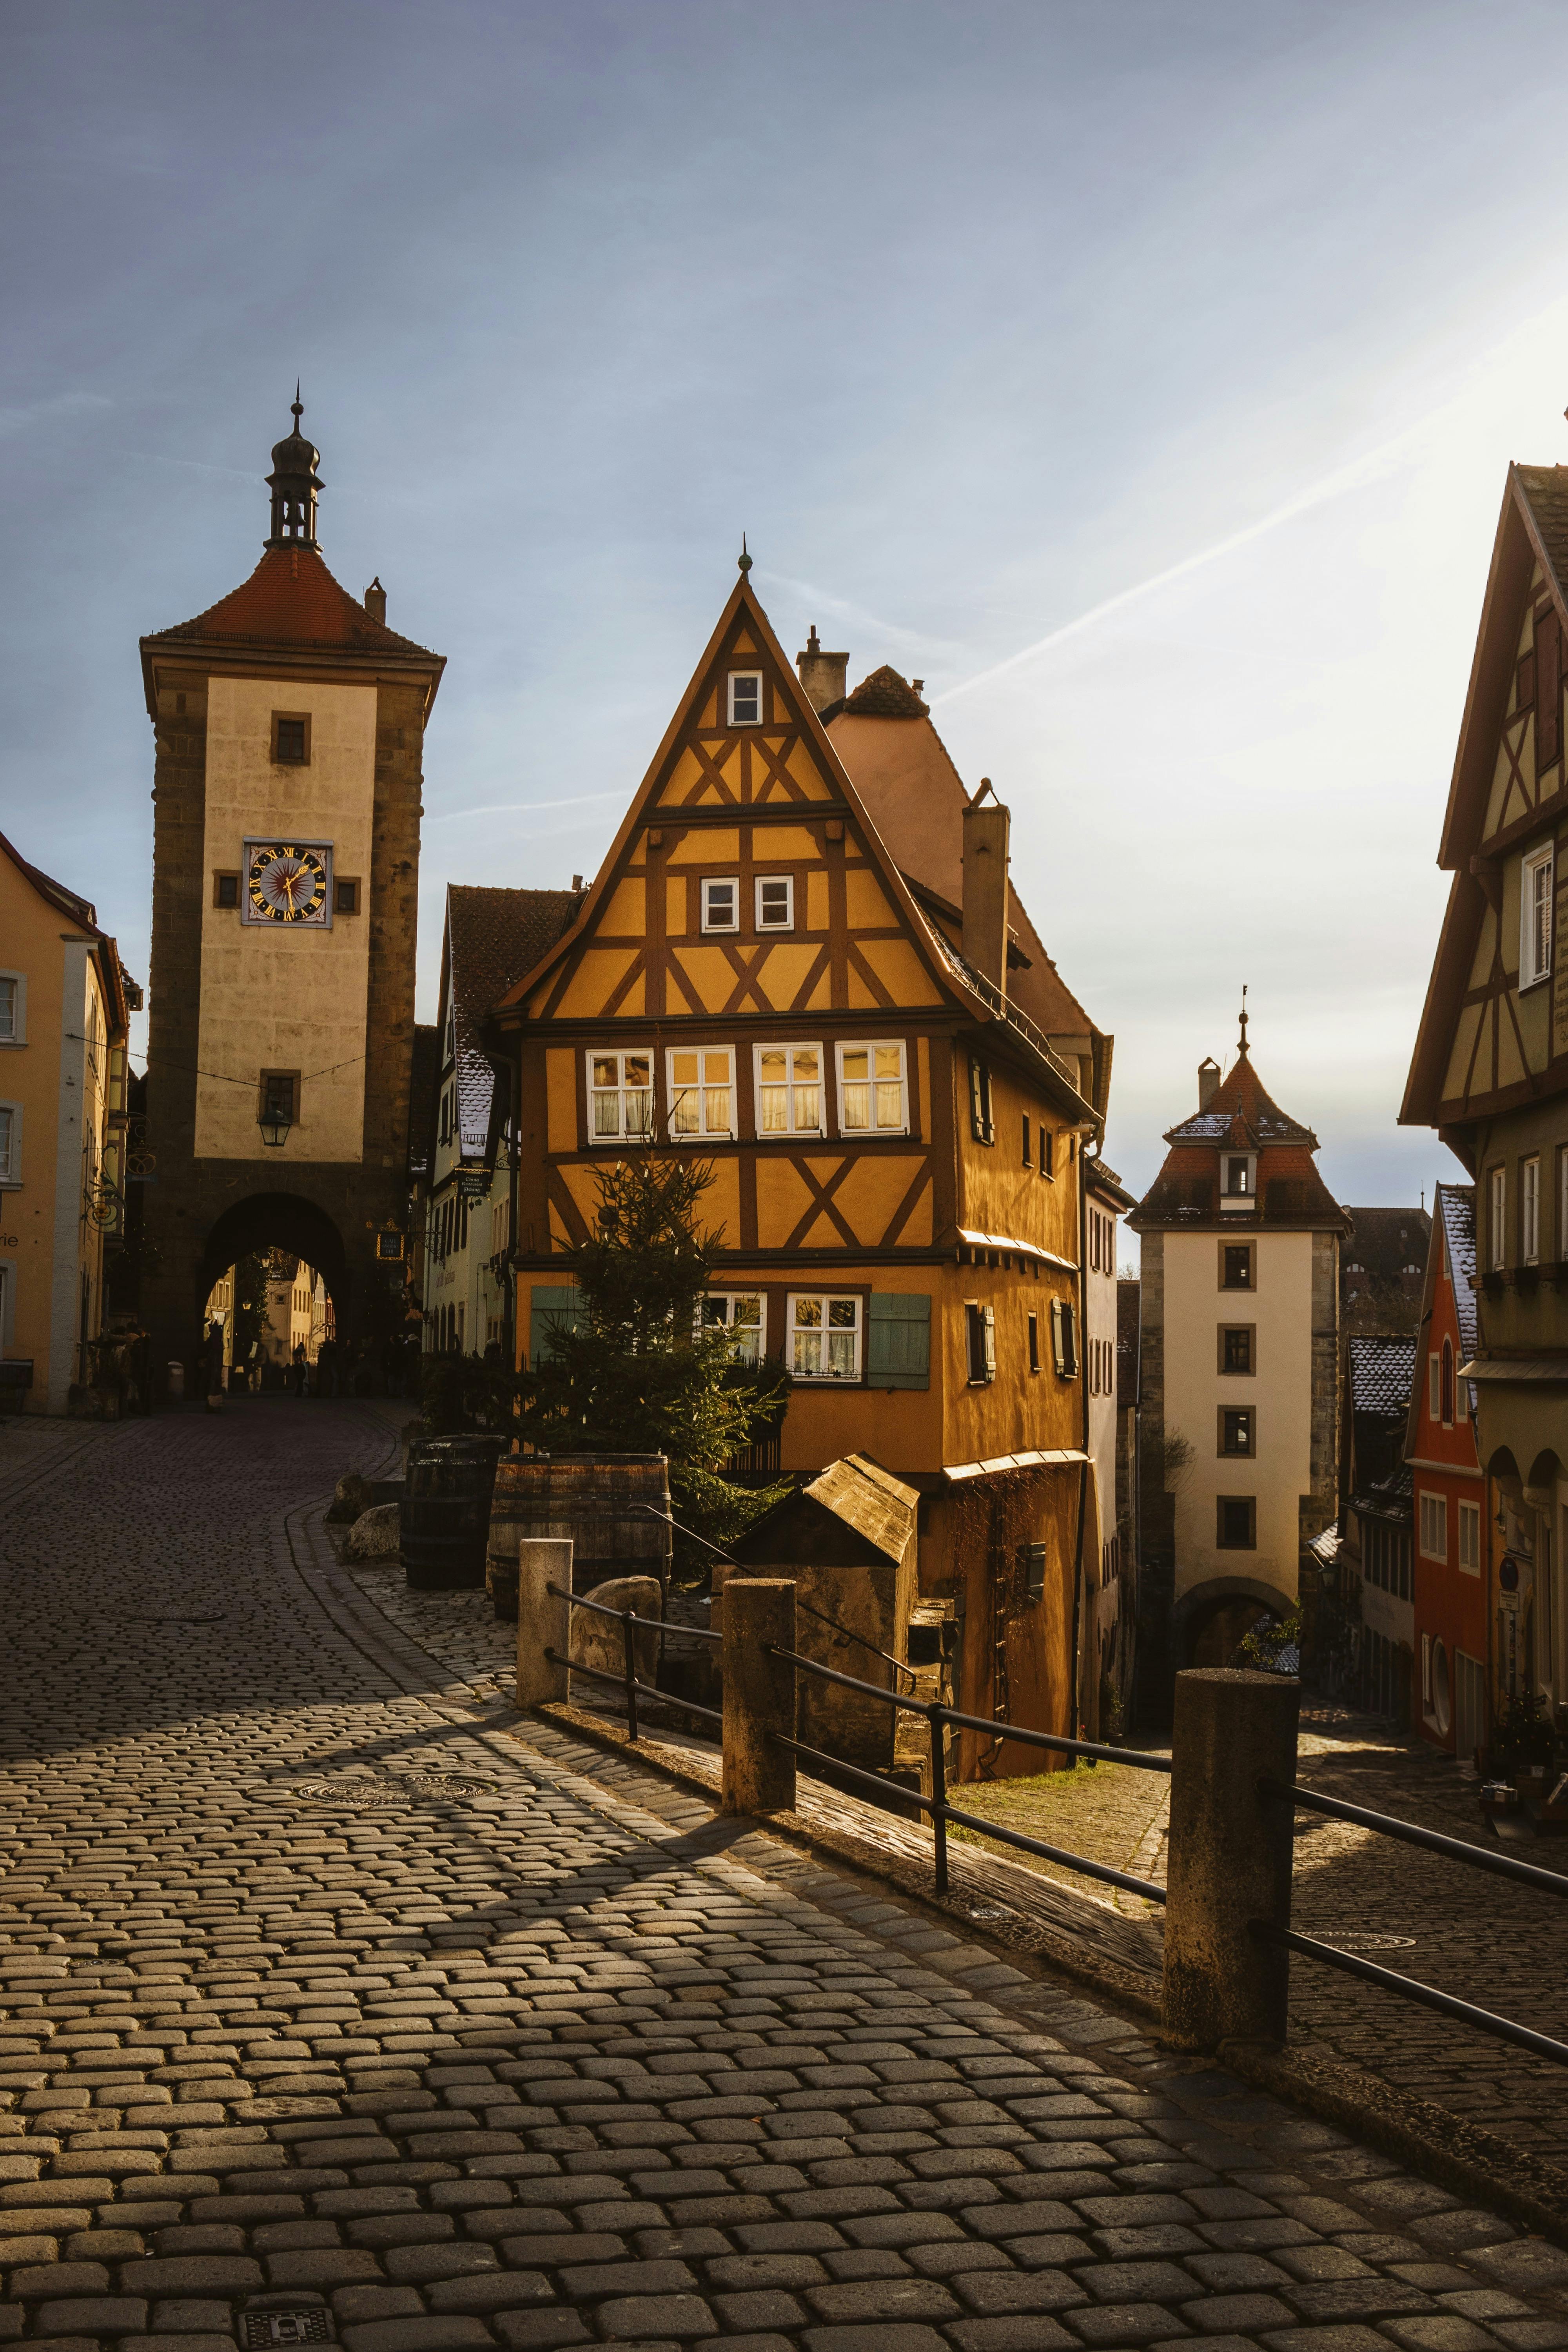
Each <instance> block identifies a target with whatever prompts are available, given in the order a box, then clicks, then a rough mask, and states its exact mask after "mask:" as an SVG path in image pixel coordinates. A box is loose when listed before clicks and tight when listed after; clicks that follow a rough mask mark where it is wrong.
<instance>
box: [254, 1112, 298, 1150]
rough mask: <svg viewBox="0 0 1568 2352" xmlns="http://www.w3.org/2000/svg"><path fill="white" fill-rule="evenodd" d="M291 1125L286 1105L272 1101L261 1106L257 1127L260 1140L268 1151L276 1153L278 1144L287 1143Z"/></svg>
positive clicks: (291, 1121)
mask: <svg viewBox="0 0 1568 2352" xmlns="http://www.w3.org/2000/svg"><path fill="white" fill-rule="evenodd" d="M293 1124H294V1122H293V1120H292V1118H290V1117H289V1106H288V1104H287V1103H280V1102H276V1101H274V1102H268V1103H265V1104H263V1106H262V1108H261V1112H260V1115H259V1118H258V1126H259V1127H260V1129H261V1140H262V1142H263V1143H265V1144H266V1145H267V1146H268V1149H269V1150H273V1151H276V1150H278V1148H279V1144H283V1143H287V1142H288V1140H289V1129H290V1128H291V1127H292V1126H293Z"/></svg>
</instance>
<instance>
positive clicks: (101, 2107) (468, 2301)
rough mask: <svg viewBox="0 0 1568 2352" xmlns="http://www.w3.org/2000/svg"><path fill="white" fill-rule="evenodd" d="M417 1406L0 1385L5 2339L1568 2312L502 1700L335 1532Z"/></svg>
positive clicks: (1217, 2333) (942, 1938) (1215, 2326)
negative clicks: (146, 1416) (110, 1396)
mask: <svg viewBox="0 0 1568 2352" xmlns="http://www.w3.org/2000/svg"><path fill="white" fill-rule="evenodd" d="M405 1412H406V1408H405V1407H402V1406H398V1405H391V1404H389V1405H385V1406H380V1405H375V1404H369V1403H364V1404H356V1403H342V1404H321V1403H313V1402H312V1403H307V1404H303V1405H296V1404H295V1403H294V1402H293V1401H291V1400H287V1399H279V1400H270V1399H268V1400H255V1401H249V1402H244V1403H240V1404H238V1405H237V1406H231V1408H230V1409H229V1410H228V1411H227V1412H225V1413H224V1414H223V1415H222V1416H212V1417H207V1416H205V1415H203V1414H201V1413H198V1412H184V1413H175V1414H169V1415H165V1416H163V1417H161V1418H159V1419H157V1420H155V1421H151V1422H135V1423H126V1424H122V1425H120V1426H118V1427H110V1428H86V1427H83V1428H79V1427H77V1426H75V1425H71V1424H60V1423H49V1424H40V1423H27V1424H24V1425H21V1426H18V1425H16V1424H15V1423H12V1424H9V1425H5V1426H4V1427H3V1432H0V1560H3V1565H4V1588H5V1589H4V1601H5V1627H6V1632H7V1635H8V1643H7V1651H8V1656H7V1664H8V1667H9V1675H8V1688H7V1692H6V1699H5V1713H4V1717H3V1743H4V1756H3V1772H4V1798H5V1822H6V1828H5V1849H6V1852H5V1862H6V1874H5V1881H4V1885H3V1886H0V1927H3V1928H4V1932H5V1945H4V1958H3V1961H0V1979H3V1982H4V1987H5V2016H4V2021H3V2025H4V2030H3V2037H0V2101H3V2105H0V2116H3V2119H4V2126H5V2137H4V2140H3V2144H0V2232H3V2234H0V2266H3V2268H4V2274H5V2300H4V2303H3V2305H0V2340H5V2339H6V2338H15V2339H23V2340H26V2341H28V2342H30V2343H35V2344H37V2343H47V2344H50V2345H52V2346H54V2347H56V2352H67V2347H70V2352H88V2348H89V2347H93V2346H96V2345H100V2344H105V2345H116V2346H117V2345H119V2344H121V2342H132V2343H136V2344H142V2345H145V2346H155V2347H163V2352H175V2347H179V2352H216V2347H232V2346H234V2345H235V2344H236V2343H238V2344H242V2345H243V2344H247V2343H249V2342H251V2341H256V2342H267V2341H268V2340H269V2336H268V2333H267V2332H258V2333H256V2334H254V2335H253V2334H252V2326H253V2323H254V2322H255V2321H256V2319H257V2318H258V2315H259V2314H260V2313H262V2312H264V2311H265V2309H266V2308H267V2307H268V2306H270V2307H271V2309H272V2310H273V2311H274V2312H275V2313H276V2312H279V2311H281V2310H283V2309H285V2308H287V2309H289V2310H292V2311H299V2310H300V2309H301V2308H302V2307H304V2308H309V2309H310V2310H312V2311H314V2312H315V2313H316V2314H317V2315H319V2317H318V2320H317V2322H316V2323H315V2333H314V2335H313V2336H309V2337H301V2336H299V2335H298V2334H297V2333H296V2334H293V2335H291V2336H285V2337H284V2338H283V2339H282V2340H328V2331H331V2336H334V2337H335V2339H336V2340H339V2341H341V2342H342V2343H343V2344H345V2345H347V2346H348V2347H351V2352H441V2347H468V2346H475V2347H479V2346H487V2345H492V2344H495V2345H500V2346H503V2347H532V2346H541V2347H553V2346H574V2345H578V2344H585V2343H592V2342H612V2343H617V2344H621V2345H634V2344H635V2345H640V2346H643V2347H655V2346H658V2347H670V2352H675V2347H684V2346H687V2345H689V2344H690V2343H692V2342H693V2341H700V2340H702V2339H705V2338H710V2337H715V2336H719V2337H722V2339H723V2340H724V2342H725V2343H726V2344H727V2345H728V2346H730V2347H731V2352H735V2348H736V2347H739V2352H784V2347H791V2346H793V2347H805V2352H942V2347H958V2352H1015V2347H1016V2352H1051V2347H1068V2352H1070V2347H1134V2346H1142V2345H1145V2344H1162V2343H1174V2342H1178V2341H1179V2342H1182V2343H1184V2344H1186V2345H1188V2346H1190V2347H1194V2352H1204V2347H1206V2348H1207V2352H1220V2347H1226V2352H1237V2347H1245V2346H1249V2345H1262V2346H1265V2347H1269V2352H1386V2347H1390V2346H1398V2347H1431V2352H1470V2348H1471V2347H1475V2352H1484V2347H1493V2346H1496V2347H1503V2346H1509V2347H1516V2352H1535V2348H1536V2347H1539V2348H1540V2352H1550V2347H1568V2320H1565V2318H1564V2311H1565V2309H1568V2304H1565V2302H1564V2290H1565V2289H1568V2253H1563V2252H1560V2251H1559V2250H1558V2249H1557V2248H1555V2247H1554V2246H1552V2245H1549V2244H1547V2243H1545V2242H1542V2240H1540V2239H1537V2238H1531V2237H1527V2236H1525V2235H1523V2234H1521V2233H1520V2232H1519V2231H1516V2230H1515V2229H1513V2228H1512V2227H1511V2226H1510V2224H1509V2223H1507V2222H1506V2221H1500V2220H1499V2219H1498V2218H1496V2217H1495V2216H1494V2215H1491V2214H1489V2213H1487V2212H1484V2211H1480V2210H1474V2209H1472V2208H1470V2207H1468V2206H1466V2205H1464V2204H1463V2203H1462V2202H1461V2200H1459V2199H1458V2198H1457V2197H1455V2196H1453V2195H1451V2194H1449V2193H1447V2192H1446V2191H1445V2190H1443V2189H1438V2188H1436V2187H1433V2186H1431V2185H1429V2184H1428V2183H1426V2182H1425V2181H1423V2180H1420V2179H1416V2178H1415V2177H1413V2176H1412V2175H1411V2174H1409V2173H1408V2172H1405V2171H1404V2170H1402V2169H1401V2168H1399V2167H1398V2166H1397V2165H1396V2164H1394V2162H1393V2161H1392V2160H1391V2159H1389V2158H1385V2157H1384V2156H1381V2155H1379V2154H1376V2153H1374V2152H1373V2151H1372V2150H1370V2149H1368V2148H1365V2147H1360V2146H1358V2145H1356V2144H1354V2143H1353V2142H1352V2140H1350V2139H1349V2138H1347V2137H1346V2136H1345V2135H1344V2134H1342V2133H1340V2132H1337V2131H1335V2130H1333V2129H1331V2127H1330V2126H1326V2125H1323V2124H1321V2123H1318V2122H1315V2121H1310V2120H1308V2119H1306V2118H1304V2117H1302V2116H1298V2115H1296V2114H1294V2113H1293V2112H1292V2111H1291V2110H1290V2109H1289V2108H1288V2107H1286V2106H1285V2105H1281V2104H1280V2103H1279V2102H1278V2101H1275V2100H1273V2099H1270V2098H1268V2097H1266V2096H1264V2095H1260V2094H1258V2093H1257V2092H1255V2091H1252V2090H1249V2089H1247V2088H1244V2086H1243V2085H1241V2084H1239V2083H1238V2082H1237V2081H1236V2080H1235V2079H1234V2078H1233V2077H1231V2076H1229V2075H1227V2074H1226V2073H1224V2072H1223V2071H1222V2070H1219V2069H1217V2068H1213V2067H1205V2066H1204V2065H1201V2064H1198V2063H1188V2062H1184V2061H1181V2060H1176V2059H1173V2058H1171V2057H1169V2056H1167V2055H1165V2054H1164V2053H1161V2052H1160V2051H1159V2049H1158V2048H1157V2046H1156V2045H1155V2043H1154V2042H1153V2040H1152V2037H1151V2036H1150V2035H1149V2034H1148V2033H1147V2032H1144V2031H1143V2030H1142V2029H1140V2028H1137V2027H1135V2026H1133V2025H1131V2024H1130V2023H1129V2022H1128V2021H1126V2020H1125V2019H1124V2018H1121V2017H1119V2016H1117V2015H1115V2014H1113V2013H1111V2012H1110V2011H1109V2010H1106V2009H1103V2008H1101V2007H1100V2006H1099V2005H1097V2004H1096V2003H1095V2002H1093V2001H1091V2000H1086V1999H1085V1998H1083V1997H1082V1996H1081V1994H1079V1992H1078V1991H1076V1990H1074V1989H1073V1988H1072V1987H1071V1986H1069V1985H1068V1984H1066V1983H1065V1982H1064V1981H1059V1980H1058V1981H1053V1980H1051V1979H1049V1978H1048V1977H1046V1978H1042V1977H1040V1976H1037V1975H1034V1976H1032V1975H1027V1974H1026V1973H1024V1972H1023V1971H1022V1970H1019V1969H1013V1968H1010V1967H1008V1966H1005V1964H1003V1963H1002V1962H1000V1961H998V1960H997V1958H995V1956H994V1953H993V1952H991V1951H990V1950H988V1949H984V1948H980V1947H979V1946H976V1945H973V1944H970V1943H967V1942H965V1941H963V1939H962V1938H961V1937H959V1936H957V1935H954V1934H951V1933H948V1932H946V1931H944V1930H943V1928H942V1927H941V1926H940V1925H938V1924H936V1923H935V1922H934V1921H933V1920H932V1919H931V1917H930V1916H928V1915H926V1914H923V1913H921V1912H918V1911H916V1910H914V1909H913V1908H910V1907H909V1906H905V1905H903V1904H901V1903H900V1902H899V1901H896V1900H894V1899H892V1898H890V1897H889V1895H887V1894H886V1892H885V1890H882V1889H880V1888H879V1887H877V1886H876V1885H872V1884H871V1883H870V1882H869V1881H868V1880H865V1879H862V1878H857V1877H855V1876H854V1875H853V1874H849V1873H848V1872H847V1871H842V1870H838V1869H836V1868H832V1867H829V1866H828V1865H826V1864H824V1863H822V1862H821V1861H819V1860H816V1859H815V1858H812V1857H809V1856H804V1855H803V1854H802V1853H799V1852H797V1851H794V1850H792V1849H790V1848H788V1847H786V1846H785V1845H784V1844H783V1843H780V1842H779V1841H777V1840H776V1839H774V1838H773V1837H771V1836H769V1835H767V1834H765V1833H763V1832H758V1831H754V1830H752V1829H749V1828H748V1827H747V1825H746V1824H744V1823H735V1822H726V1821H724V1820H722V1819H719V1818H716V1817H714V1816H713V1815H712V1813H711V1812H710V1810H709V1808H708V1807H707V1806H706V1804H705V1803H703V1802H702V1801H700V1800H699V1799H697V1798H695V1797H693V1796H692V1795H691V1794H690V1793H689V1792H682V1791H680V1790H677V1789H675V1788H674V1787H673V1786H667V1785H665V1784H661V1783H659V1782H658V1780H656V1778H655V1776H653V1775H652V1774H649V1773H646V1772H641V1771H635V1770H634V1771H628V1772H619V1773H616V1772H615V1771H613V1770H612V1771H610V1772H608V1773H607V1774H604V1775H600V1774H599V1773H598V1772H597V1769H596V1768H595V1766H594V1759H592V1758H591V1757H590V1756H589V1754H588V1752H587V1751H586V1750H585V1749H584V1748H579V1747H576V1746H574V1744H573V1743H572V1742H571V1741H570V1740H569V1739H568V1738H566V1737H565V1736H564V1735H563V1733H561V1732H560V1731H559V1730H558V1729H557V1728H556V1727H552V1726H547V1725H544V1724H535V1723H532V1722H531V1721H527V1720H523V1721H519V1720H518V1719H517V1718H516V1717H514V1716H513V1715H512V1714H511V1713H510V1710H506V1709H504V1708H503V1707H500V1706H497V1707H495V1708H492V1709H491V1710H490V1711H489V1714H487V1713H486V1712H485V1711H484V1709H485V1698H486V1695H485V1693H484V1691H483V1690H482V1689H480V1690H479V1694H478V1695H477V1696H476V1686H475V1683H474V1678H473V1675H471V1674H470V1673H469V1672H468V1670H467V1668H466V1667H461V1666H459V1665H458V1664H453V1663H452V1661H451V1660H450V1659H446V1658H443V1657H440V1656H437V1655H435V1654H432V1653H431V1652H430V1651H428V1650H426V1649H425V1648H422V1647H421V1646H419V1645H418V1644H417V1643H416V1641H415V1640H414V1639H413V1637H412V1634H411V1632H410V1630H409V1628H408V1624H407V1622H405V1624H404V1625H402V1626H400V1625H398V1624H396V1623H395V1622H392V1619H391V1618H390V1617H389V1616H388V1615H386V1614H384V1612H381V1611H380V1610H378V1609H377V1608H376V1607H375V1605H374V1601H372V1600H371V1599H370V1598H369V1597H368V1591H369V1589H370V1588H371V1585H372V1582H373V1580H369V1579H367V1580H365V1581H364V1582H363V1584H356V1583H355V1582H354V1581H353V1580H351V1579H350V1578H349V1577H348V1576H347V1575H346V1574H345V1573H344V1572H342V1570H339V1569H338V1567H337V1565H336V1563H335V1560H334V1559H333V1558H332V1556H331V1550H330V1549H329V1547H328V1546H327V1544H326V1542H325V1540H324V1538H323V1536H322V1534H321V1528H320V1511H321V1505H322V1504H323V1503H324V1501H325V1500H326V1498H327V1497H328V1496H330V1494H331V1487H332V1484H333V1481H334V1480H335V1479H336V1477H337V1476H338V1475H340V1474H341V1473H342V1472H343V1471H344V1470H346V1469H349V1468H357V1469H360V1470H362V1471H363V1472H365V1473H366V1474H367V1475H377V1474H384V1473H385V1472H386V1471H387V1470H389V1469H390V1468H392V1467H394V1466H395V1453H396V1446H395V1426H396V1423H398V1422H399V1421H400V1420H401V1419H402V1418H403V1417H404V1415H405ZM476 1655H477V1660H478V1663H479V1664H482V1662H483V1660H482V1656H479V1654H476ZM483 1655H488V1653H484V1654H483ZM590 1769H594V1770H595V1777H593V1778H590V1777H589V1771H590Z"/></svg>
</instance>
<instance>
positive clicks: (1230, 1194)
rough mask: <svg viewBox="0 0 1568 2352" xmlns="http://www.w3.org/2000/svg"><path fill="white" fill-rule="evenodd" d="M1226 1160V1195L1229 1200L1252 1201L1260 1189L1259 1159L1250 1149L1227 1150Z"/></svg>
mask: <svg viewBox="0 0 1568 2352" xmlns="http://www.w3.org/2000/svg"><path fill="white" fill-rule="evenodd" d="M1224 1160H1225V1197H1226V1200H1227V1201H1250V1200H1251V1199H1252V1198H1253V1196H1254V1194H1255V1193H1256V1192H1257V1190H1258V1161H1257V1159H1256V1157H1255V1156H1254V1154H1253V1153H1251V1152H1250V1151H1227V1152H1226V1153H1225V1154H1224Z"/></svg>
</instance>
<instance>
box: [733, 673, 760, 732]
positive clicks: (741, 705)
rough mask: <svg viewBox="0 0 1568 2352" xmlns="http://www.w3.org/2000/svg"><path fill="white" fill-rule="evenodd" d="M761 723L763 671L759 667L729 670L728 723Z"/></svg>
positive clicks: (743, 724) (750, 724) (749, 725)
mask: <svg viewBox="0 0 1568 2352" xmlns="http://www.w3.org/2000/svg"><path fill="white" fill-rule="evenodd" d="M762 723H763V673H762V671H761V670H760V669H732V670H731V672H730V724H731V727H760V726H761V725H762Z"/></svg>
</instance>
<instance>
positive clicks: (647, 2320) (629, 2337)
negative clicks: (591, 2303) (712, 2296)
mask: <svg viewBox="0 0 1568 2352" xmlns="http://www.w3.org/2000/svg"><path fill="white" fill-rule="evenodd" d="M594 2323H595V2326H596V2327H597V2328H598V2330H599V2333H600V2334H601V2335H602V2336H605V2337H606V2338H607V2339H608V2340H609V2341H610V2342H611V2343H626V2342H636V2341H637V2339H638V2338H639V2337H651V2336H668V2337H669V2338H670V2339H671V2340H672V2341H673V2342H676V2343H686V2342H688V2341H689V2340H690V2339H691V2338H692V2337H695V2336H716V2335H717V2334H718V2332H719V2324H718V2322H717V2320H716V2319H715V2318H714V2316H713V2314H712V2312H711V2311H710V2309H709V2307H708V2305H706V2304H705V2303H704V2302H703V2301H702V2299H701V2297H700V2295H695V2294H632V2295H626V2296H625V2297H624V2298H620V2299H617V2300H616V2301H613V2302H610V2303H602V2304H601V2305H599V2307H598V2309H597V2310H596V2311H595V2314H594Z"/></svg>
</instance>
